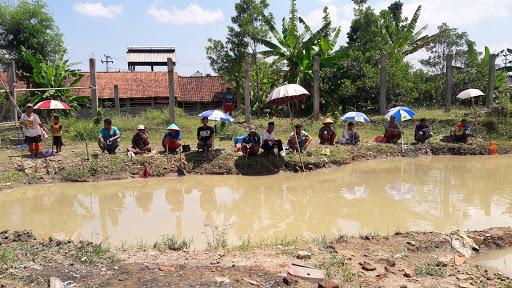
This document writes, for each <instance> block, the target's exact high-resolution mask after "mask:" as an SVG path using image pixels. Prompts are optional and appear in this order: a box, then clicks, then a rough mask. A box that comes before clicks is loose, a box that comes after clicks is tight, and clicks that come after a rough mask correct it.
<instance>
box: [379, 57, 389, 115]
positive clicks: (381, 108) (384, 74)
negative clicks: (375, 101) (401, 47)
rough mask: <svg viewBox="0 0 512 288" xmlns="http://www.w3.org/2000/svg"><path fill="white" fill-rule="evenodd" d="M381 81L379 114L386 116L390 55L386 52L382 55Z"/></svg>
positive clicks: (380, 61)
mask: <svg viewBox="0 0 512 288" xmlns="http://www.w3.org/2000/svg"><path fill="white" fill-rule="evenodd" d="M379 63H380V80H379V113H380V114H386V111H387V110H386V106H387V103H386V93H387V89H388V82H387V78H388V55H387V54H386V53H385V52H382V54H380V59H379Z"/></svg>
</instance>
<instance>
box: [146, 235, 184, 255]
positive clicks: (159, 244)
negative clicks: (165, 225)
mask: <svg viewBox="0 0 512 288" xmlns="http://www.w3.org/2000/svg"><path fill="white" fill-rule="evenodd" d="M190 246H192V239H181V240H179V239H178V238H177V237H176V235H169V234H165V235H162V236H160V240H158V241H156V242H155V243H154V244H153V248H154V249H156V250H158V251H160V252H163V251H166V250H170V251H183V250H188V249H190Z"/></svg>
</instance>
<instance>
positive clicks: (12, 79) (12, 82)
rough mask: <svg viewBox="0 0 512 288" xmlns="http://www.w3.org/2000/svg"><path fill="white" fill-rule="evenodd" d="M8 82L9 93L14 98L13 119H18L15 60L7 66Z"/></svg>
mask: <svg viewBox="0 0 512 288" xmlns="http://www.w3.org/2000/svg"><path fill="white" fill-rule="evenodd" d="M7 82H8V84H7V85H8V86H9V87H8V89H9V94H11V97H12V100H11V101H9V102H11V105H10V106H11V112H12V121H14V122H16V121H18V111H17V110H16V109H17V108H18V104H17V100H16V64H15V63H14V61H10V62H9V66H8V67H7Z"/></svg>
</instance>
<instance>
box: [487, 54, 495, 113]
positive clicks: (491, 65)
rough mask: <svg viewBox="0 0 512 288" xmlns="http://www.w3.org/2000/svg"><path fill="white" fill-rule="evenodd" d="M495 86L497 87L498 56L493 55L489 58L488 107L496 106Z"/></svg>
mask: <svg viewBox="0 0 512 288" xmlns="http://www.w3.org/2000/svg"><path fill="white" fill-rule="evenodd" d="M494 85H496V54H491V55H490V56H489V79H488V82H487V101H486V106H487V107H491V106H492V105H493V104H494Z"/></svg>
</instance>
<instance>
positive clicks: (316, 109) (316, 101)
mask: <svg viewBox="0 0 512 288" xmlns="http://www.w3.org/2000/svg"><path fill="white" fill-rule="evenodd" d="M313 78H314V82H313V118H315V119H318V118H320V57H318V56H315V58H314V59H313Z"/></svg>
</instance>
